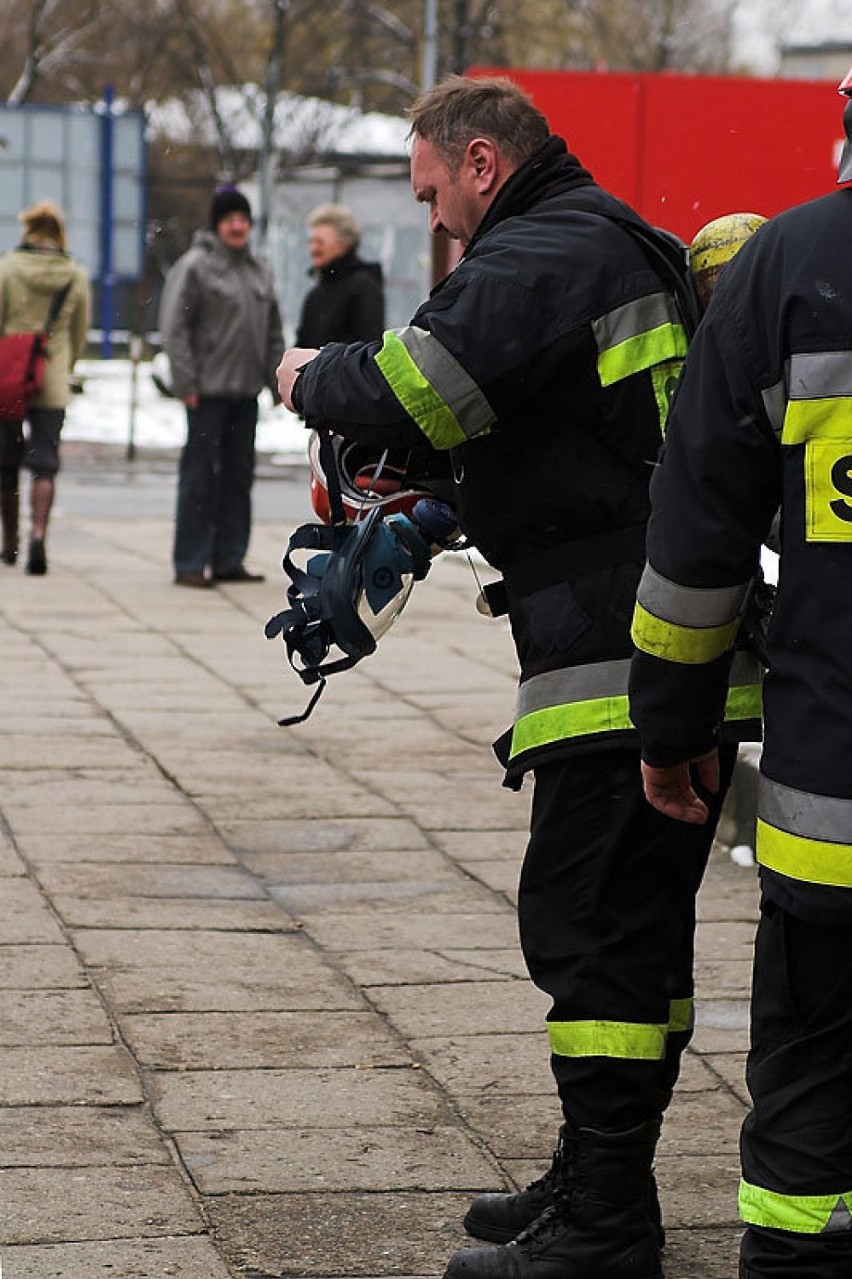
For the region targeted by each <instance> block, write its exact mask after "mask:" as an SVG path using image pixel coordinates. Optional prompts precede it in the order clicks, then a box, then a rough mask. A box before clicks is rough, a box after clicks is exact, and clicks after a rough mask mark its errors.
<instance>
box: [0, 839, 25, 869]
mask: <svg viewBox="0 0 852 1279" xmlns="http://www.w3.org/2000/svg"><path fill="white" fill-rule="evenodd" d="M26 874H27V867H26V865H25V864H24V862H23V860H22V858H21V856H20V854H19V853H18V852H17V850H16V849H15V846H14V845H13V844H12V842H11V840H8V839H7V838H6V837H5V835H3V834H2V833H0V878H3V879H6V878H13V877H14V878H16V877H18V876H20V875H26Z"/></svg>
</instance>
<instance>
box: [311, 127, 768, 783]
mask: <svg viewBox="0 0 852 1279" xmlns="http://www.w3.org/2000/svg"><path fill="white" fill-rule="evenodd" d="M589 209H592V210H594V211H593V212H590V211H589ZM613 217H621V218H626V219H632V220H633V221H634V222H638V221H639V220H638V219H637V217H636V215H635V214H633V213H632V211H631V210H629V209H628V208H627V207H626V206H625V205H623V204H622V203H621V202H620V201H618V200H616V199H615V198H614V197H612V196H610V195H609V194H607V193H606V192H605V191H603V190H602V189H601V188H599V187H598V186H597V185H596V184H595V183H594V182H593V180H592V178H591V176H590V174H588V173H587V172H586V171H585V170H584V169H583V168H582V167H581V165H580V164H579V162H578V161H577V160H576V158H575V157H573V156H571V155H570V154H568V153H567V151H566V148H565V144H564V143H563V142H562V140H561V139H559V138H551V140H550V141H549V142H548V143H547V145H546V146H545V147H544V148H543V149H542V151H540V152H539V153H538V154H537V155H536V156H534V157H533V158H532V159H531V160H529V161H528V162H527V163H526V164H525V165H524V166H523V167H522V168H520V169H519V170H518V171H517V172H516V173H515V174H513V175H512V177H511V178H510V179H509V181H508V182H507V183H506V185H505V186H504V187H503V188H502V189H501V190H500V192H499V193H498V195H497V197H496V199H495V201H494V202H493V204H492V205H491V207H490V209H489V210H488V213H487V214H486V216H485V218H484V220H483V222H482V224H481V225H480V227H479V228H478V230H477V232H476V235H475V236H474V238H473V240H472V242H471V243H470V245H468V247H467V249H466V251H465V253H464V255H463V257H462V259H461V261H460V263H459V264H458V266H457V267H456V268H455V269H454V270H453V271H452V273H451V274H450V275H449V276H448V277H447V278H446V279H445V280H444V281H443V282H442V283H441V284H440V285H439V286H438V287H437V288H436V289H435V290H434V292H433V293H432V295H431V297H430V298H429V300H428V301H427V302H426V303H424V304H423V306H421V307H420V309H419V310H418V311H417V313H416V314H415V315H414V317H413V319H412V321H411V324H410V325H409V326H407V327H406V328H404V329H401V330H395V331H391V332H388V333H385V335H384V337H383V340H382V342H381V343H370V344H366V345H361V346H356V347H353V346H349V347H342V346H331V347H326V348H325V349H324V350H323V351H321V352H320V354H319V356H318V357H317V358H316V359H315V360H314V361H313V362H312V363H311V364H310V365H308V366H307V367H306V369H305V370H304V372H303V373H302V374H301V376H300V377H299V379H298V381H297V382H296V390H295V394H294V401H295V403H296V405H297V407H298V408H299V409H300V411H301V412H303V413H304V415H305V416H306V417H307V418H308V419H309V420H311V419H313V420H320V421H323V422H325V423H327V424H330V425H331V426H332V428H333V429H336V430H339V431H340V432H341V433H342V434H344V435H347V436H349V437H351V438H356V439H361V440H362V441H365V442H379V443H381V442H385V443H387V444H394V445H400V444H406V443H415V442H417V443H421V444H422V442H423V440H424V437H425V438H426V440H428V442H429V443H430V444H431V445H432V447H433V448H435V449H438V450H448V451H450V452H451V454H452V459H453V467H454V472H455V476H456V480H457V509H458V513H459V517H460V521H461V524H462V526H463V528H464V530H465V532H466V533H467V534H468V536H469V537H470V538H471V539H472V541H474V542H475V544H476V545H477V547H478V548H479V549H480V550H481V551H482V553H483V554H484V556H485V557H486V558H487V559H488V561H489V562H490V563H491V564H493V565H494V566H496V567H497V568H499V569H500V570H501V571H502V573H503V575H504V579H505V582H506V588H507V595H508V605H509V615H510V620H511V624H512V629H513V634H514V638H515V642H516V646H517V650H518V656H519V659H520V663H521V684H520V689H519V699H518V708H517V714H516V721H515V725H514V729H513V732H512V735H511V739H510V740H509V741H508V742H507V744H506V752H505V762H507V765H508V770H509V775H510V777H516V776H518V775H519V774H521V773H522V772H523V771H524V769H526V768H527V767H530V766H532V765H534V764H536V763H538V762H540V761H541V760H543V759H548V758H554V757H557V756H560V755H562V754H564V753H565V752H566V750H571V749H577V748H582V749H594V748H595V747H596V746H598V745H600V744H606V745H611V744H612V742H613V741H614V740H615V741H635V740H636V738H635V730H634V729H633V727H632V725H631V724H630V721H629V719H628V716H627V697H626V693H627V687H626V680H627V667H628V663H629V656H630V651H631V644H630V637H629V626H630V617H631V615H632V609H633V601H634V596H635V590H636V584H637V582H638V579H639V576H640V573H641V566H642V563H643V562H644V526H645V521H646V518H647V515H648V509H649V507H648V480H649V476H650V473H651V469H652V467H653V465H654V460H655V458H656V456H657V453H658V450H659V447H660V441H661V426H662V424H663V422H664V420H665V414H666V412H667V409H668V397H669V393H670V390H671V384H672V383H673V381H674V379H675V377H676V375H677V373H678V371H679V369H680V365H681V362H682V358H683V355H684V353H685V350H686V337H685V333H684V328H683V324H682V321H681V317H680V315H679V313H678V310H677V308H676V306H675V303H674V301H673V299H672V297H671V295H670V293H669V291H668V290H667V288H666V287H665V286H664V285H663V284H662V283H661V280H660V277H659V275H658V273H657V272H656V271H655V270H654V269H652V267H651V266H650V265H649V262H648V259H647V258H646V256H645V254H644V253H643V251H642V249H641V248H640V247H639V246H638V245H637V243H636V242H635V241H634V239H633V238H632V236H631V235H630V234H628V233H627V232H626V231H625V230H624V229H623V228H622V227H621V226H619V225H617V224H616V223H615V222H614V221H612V220H611V219H612V218H613ZM641 225H642V226H645V224H644V223H642V224H641ZM744 718H747V717H744Z"/></svg>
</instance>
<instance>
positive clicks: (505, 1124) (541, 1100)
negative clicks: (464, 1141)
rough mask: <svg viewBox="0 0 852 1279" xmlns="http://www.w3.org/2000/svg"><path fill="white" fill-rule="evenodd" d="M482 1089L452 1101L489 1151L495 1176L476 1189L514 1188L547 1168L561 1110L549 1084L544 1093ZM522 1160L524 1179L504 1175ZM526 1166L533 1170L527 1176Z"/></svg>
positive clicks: (554, 1090) (554, 1088)
mask: <svg viewBox="0 0 852 1279" xmlns="http://www.w3.org/2000/svg"><path fill="white" fill-rule="evenodd" d="M494 1094H495V1090H491V1089H483V1091H482V1092H480V1093H465V1094H463V1095H462V1096H461V1097H459V1098H457V1099H456V1105H457V1108H458V1111H459V1114H460V1115H461V1117H462V1118H463V1119H464V1121H465V1123H466V1124H467V1125H468V1127H469V1128H470V1129H471V1130H472V1131H473V1132H475V1133H476V1134H477V1135H478V1137H479V1139H480V1141H481V1142H482V1143H484V1145H485V1146H486V1147H487V1149H488V1150H489V1151H490V1152H491V1154H492V1156H493V1158H494V1162H495V1168H496V1169H497V1175H495V1172H492V1174H491V1180H490V1181H484V1182H482V1184H481V1185H480V1187H479V1189H480V1190H503V1189H512V1190H513V1189H518V1188H520V1187H521V1185H523V1186H525V1185H527V1184H528V1182H529V1181H531V1180H532V1178H533V1177H538V1176H540V1175H541V1173H542V1172H544V1170H545V1169H546V1168H548V1167H549V1166H550V1161H551V1159H552V1157H553V1152H554V1150H555V1149H556V1144H557V1141H558V1138H559V1129H560V1127H561V1126H562V1111H561V1109H560V1106H559V1098H558V1097H557V1095H556V1085H555V1083H553V1082H552V1081H551V1086H550V1091H549V1092H548V1093H537V1094H535V1095H533V1096H524V1095H522V1094H521V1095H517V1096H508V1095H507V1092H506V1091H503V1092H496V1095H494ZM521 1160H523V1161H524V1164H525V1172H524V1174H523V1175H524V1176H525V1180H524V1181H523V1182H522V1183H517V1182H514V1181H513V1179H510V1177H509V1176H507V1175H506V1173H507V1172H510V1170H511V1168H512V1166H513V1165H514V1164H517V1163H518V1162H519V1161H521ZM527 1165H529V1167H532V1168H534V1171H533V1172H532V1173H528V1170H527Z"/></svg>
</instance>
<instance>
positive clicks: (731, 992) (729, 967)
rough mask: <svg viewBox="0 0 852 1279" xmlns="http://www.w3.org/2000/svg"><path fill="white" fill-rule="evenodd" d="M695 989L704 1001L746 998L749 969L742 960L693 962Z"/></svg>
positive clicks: (748, 987)
mask: <svg viewBox="0 0 852 1279" xmlns="http://www.w3.org/2000/svg"><path fill="white" fill-rule="evenodd" d="M695 988H696V990H698V991H700V992H701V995H702V997H703V998H704V999H709V1000H713V1001H716V1000H723V999H730V998H737V997H740V998H746V999H747V998H748V995H749V991H750V988H751V968H750V966H749V965H748V964H746V963H744V962H743V960H742V959H703V958H702V957H701V956H697V957H696V960H695Z"/></svg>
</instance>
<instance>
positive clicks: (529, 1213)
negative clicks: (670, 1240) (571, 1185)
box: [462, 1131, 666, 1248]
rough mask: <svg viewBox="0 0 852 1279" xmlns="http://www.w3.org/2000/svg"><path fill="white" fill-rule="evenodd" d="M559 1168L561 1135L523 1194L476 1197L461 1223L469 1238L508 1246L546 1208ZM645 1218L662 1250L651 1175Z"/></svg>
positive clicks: (659, 1213) (660, 1222) (660, 1216)
mask: <svg viewBox="0 0 852 1279" xmlns="http://www.w3.org/2000/svg"><path fill="white" fill-rule="evenodd" d="M561 1166H562V1131H560V1134H559V1144H558V1146H557V1147H556V1150H554V1152H553V1161H552V1162H551V1165H550V1167H549V1168H548V1170H547V1172H545V1173H544V1174H543V1175H542V1176H541V1177H539V1178H537V1180H535V1181H532V1182H530V1184H529V1185H528V1186H527V1188H526V1190H520V1191H518V1192H516V1193H515V1194H510V1193H505V1192H503V1193H501V1192H499V1191H497V1192H490V1193H487V1194H484V1195H477V1197H476V1199H474V1201H473V1203H472V1204H471V1205H470V1208H468V1210H467V1215H466V1216H465V1218H464V1221H463V1222H462V1225H463V1226H464V1228H465V1230H466V1231H467V1233H468V1234H469V1235H473V1236H474V1238H476V1239H487V1240H489V1242H491V1243H510V1242H511V1241H512V1240H513V1239H517V1237H518V1235H519V1234H520V1233H521V1232H522V1231H523V1230H526V1229H527V1227H528V1226H531V1225H532V1223H533V1222H534V1221H535V1220H536V1218H537V1217H540V1216H541V1214H542V1213H543V1212H544V1210H545V1209H546V1208H549V1207H550V1206H551V1205H552V1203H553V1199H554V1194H555V1192H556V1189H557V1187H558V1186H559V1185H560V1169H561ZM648 1217H649V1220H650V1222H651V1225H652V1226H653V1227H654V1229H655V1231H656V1234H657V1242H658V1244H659V1246H660V1247H661V1248H662V1247H664V1246H665V1242H666V1234H665V1231H664V1230H663V1223H662V1214H661V1212H660V1200H659V1198H658V1195H657V1183H656V1181H655V1179H654V1174H653V1172H652V1173H651V1175H650V1176H649V1178H648Z"/></svg>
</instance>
